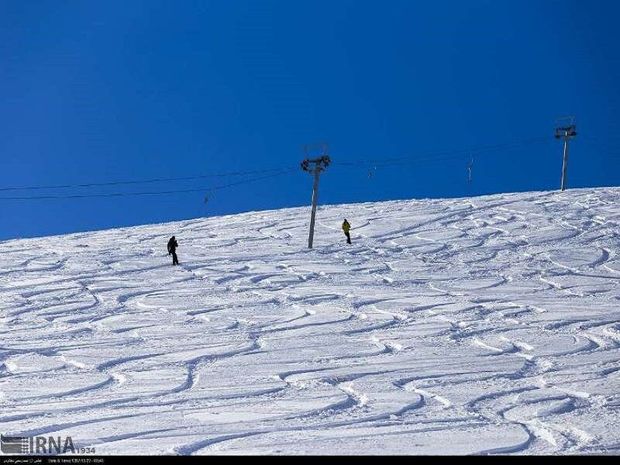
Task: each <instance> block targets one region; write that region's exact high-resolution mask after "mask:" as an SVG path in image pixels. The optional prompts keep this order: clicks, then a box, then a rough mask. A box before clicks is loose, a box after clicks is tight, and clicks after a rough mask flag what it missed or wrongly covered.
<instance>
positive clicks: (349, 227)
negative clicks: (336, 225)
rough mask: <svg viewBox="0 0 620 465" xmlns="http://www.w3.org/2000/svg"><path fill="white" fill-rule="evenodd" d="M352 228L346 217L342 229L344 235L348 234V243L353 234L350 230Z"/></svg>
mask: <svg viewBox="0 0 620 465" xmlns="http://www.w3.org/2000/svg"><path fill="white" fill-rule="evenodd" d="M350 229H351V225H350V224H349V222H348V221H347V219H346V218H345V219H344V221H343V222H342V230H343V231H344V235H345V236H347V244H350V243H351V234H349V230H350Z"/></svg>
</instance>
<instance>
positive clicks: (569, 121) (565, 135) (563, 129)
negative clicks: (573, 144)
mask: <svg viewBox="0 0 620 465" xmlns="http://www.w3.org/2000/svg"><path fill="white" fill-rule="evenodd" d="M557 124H558V126H557V127H556V128H555V138H556V139H562V140H564V156H563V157H562V181H561V183H560V190H561V191H563V190H564V189H566V171H567V169H568V143H569V141H570V140H571V139H572V138H573V137H575V136H576V135H577V131H576V130H575V129H576V126H575V117H574V116H565V117H563V118H559V119H558V121H557Z"/></svg>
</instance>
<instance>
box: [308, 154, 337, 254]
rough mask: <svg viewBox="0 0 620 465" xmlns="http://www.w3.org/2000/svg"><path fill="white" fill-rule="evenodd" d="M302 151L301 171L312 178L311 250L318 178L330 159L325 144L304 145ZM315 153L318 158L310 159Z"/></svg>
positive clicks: (309, 245)
mask: <svg viewBox="0 0 620 465" xmlns="http://www.w3.org/2000/svg"><path fill="white" fill-rule="evenodd" d="M304 151H305V153H306V157H307V158H306V159H305V160H304V161H302V162H301V169H302V170H304V171H306V172H307V173H310V174H312V175H313V176H314V184H313V186H312V214H311V216H310V232H309V234H308V248H309V249H311V248H312V241H313V240H314V222H315V218H316V206H317V203H318V199H319V176H320V175H321V172H322V171H325V169H327V167H328V166H329V164H330V163H331V159H330V158H329V155H328V148H327V144H325V143H322V144H315V145H306V146H305V147H304ZM317 152H318V153H319V154H320V156H318V157H315V158H310V157H311V156H315V155H316V154H317ZM313 154H314V155H313Z"/></svg>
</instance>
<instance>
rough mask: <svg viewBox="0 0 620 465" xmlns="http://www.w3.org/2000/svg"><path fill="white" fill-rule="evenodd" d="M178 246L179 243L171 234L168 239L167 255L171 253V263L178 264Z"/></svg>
mask: <svg viewBox="0 0 620 465" xmlns="http://www.w3.org/2000/svg"><path fill="white" fill-rule="evenodd" d="M178 246H179V243H178V242H177V240H176V238H175V237H174V236H172V237H171V238H170V240H169V241H168V255H172V264H173V265H178V264H179V259H178V257H177V247H178Z"/></svg>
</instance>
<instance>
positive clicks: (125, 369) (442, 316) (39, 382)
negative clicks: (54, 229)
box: [0, 188, 620, 454]
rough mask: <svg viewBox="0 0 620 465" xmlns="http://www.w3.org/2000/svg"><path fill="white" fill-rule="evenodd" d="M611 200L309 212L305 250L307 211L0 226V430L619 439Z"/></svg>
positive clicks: (616, 228) (528, 199)
mask: <svg viewBox="0 0 620 465" xmlns="http://www.w3.org/2000/svg"><path fill="white" fill-rule="evenodd" d="M618 205H620V189H619V188H601V189H578V190H572V191H569V192H564V193H558V192H532V193H519V194H502V195H493V196H485V197H478V198H470V199H449V200H420V201H392V202H383V203H365V204H357V205H339V206H327V207H321V208H320V209H319V212H318V218H319V221H318V223H317V230H316V236H315V248H314V249H313V250H308V249H306V248H305V241H306V234H307V225H308V220H309V218H308V217H309V209H308V208H293V209H285V210H279V211H265V212H254V213H246V214H240V215H233V216H226V217H219V218H208V219H195V220H191V221H184V222H178V223H170V224H161V225H151V226H141V227H135V228H124V229H117V230H109V231H101V232H94V233H80V234H72V235H67V236H57V237H46V238H38V239H25V240H12V241H6V242H4V243H3V244H2V246H3V268H0V405H1V407H2V408H1V410H0V431H2V432H3V434H10V435H22V434H26V435H35V434H46V435H47V434H54V435H71V436H72V437H73V440H74V442H76V444H77V445H79V446H84V447H85V446H95V447H96V448H97V451H98V453H100V454H119V453H122V454H171V453H172V454H247V453H250V454H304V453H311V454H334V453H337V454H359V453H365V454H375V453H380V454H497V453H501V454H505V453H510V454H589V453H592V454H605V453H611V454H613V453H617V450H618V444H620V432H619V431H620V429H619V428H618V425H620V389H619V388H620V255H619V249H620V234H619V233H620V208H619V207H618ZM344 217H346V218H349V220H351V222H352V224H353V229H352V238H353V244H352V245H350V246H349V245H347V244H346V243H345V240H344V235H343V234H342V232H341V231H340V223H341V221H342V218H344ZM173 234H174V235H176V237H177V238H178V240H179V245H180V247H179V258H180V261H181V266H179V267H172V266H171V265H170V262H171V259H170V257H168V256H167V255H166V254H165V244H166V242H167V239H168V238H169V237H170V236H171V235H173Z"/></svg>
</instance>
